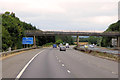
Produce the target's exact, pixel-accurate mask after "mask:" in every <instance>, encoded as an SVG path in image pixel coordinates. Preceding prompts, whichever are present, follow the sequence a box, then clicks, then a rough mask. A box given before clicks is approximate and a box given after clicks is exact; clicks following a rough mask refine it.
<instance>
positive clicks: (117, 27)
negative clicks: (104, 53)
mask: <svg viewBox="0 0 120 80" xmlns="http://www.w3.org/2000/svg"><path fill="white" fill-rule="evenodd" d="M111 31H112V32H113V31H114V32H120V20H119V21H117V22H116V23H113V24H111V25H110V26H109V27H108V29H107V30H106V31H105V32H111ZM111 40H112V38H111V37H103V38H102V40H101V46H103V47H112V45H111V43H112V42H111Z"/></svg>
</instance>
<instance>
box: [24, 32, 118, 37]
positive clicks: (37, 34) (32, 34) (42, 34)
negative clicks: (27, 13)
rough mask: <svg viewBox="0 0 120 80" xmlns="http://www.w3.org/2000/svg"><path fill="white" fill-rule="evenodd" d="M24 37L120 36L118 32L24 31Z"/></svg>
mask: <svg viewBox="0 0 120 80" xmlns="http://www.w3.org/2000/svg"><path fill="white" fill-rule="evenodd" d="M25 35H26V36H34V35H35V36H55V35H63V36H68V35H70V36H109V37H116V36H120V32H104V33H100V32H99V33H97V32H62V31H40V30H26V31H25Z"/></svg>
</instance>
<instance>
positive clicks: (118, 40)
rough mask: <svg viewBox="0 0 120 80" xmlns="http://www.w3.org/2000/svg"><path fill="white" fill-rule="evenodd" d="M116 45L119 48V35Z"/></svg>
mask: <svg viewBox="0 0 120 80" xmlns="http://www.w3.org/2000/svg"><path fill="white" fill-rule="evenodd" d="M117 47H118V48H120V36H119V37H117Z"/></svg>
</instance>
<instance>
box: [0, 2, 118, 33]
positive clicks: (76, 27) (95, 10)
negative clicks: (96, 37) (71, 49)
mask: <svg viewBox="0 0 120 80" xmlns="http://www.w3.org/2000/svg"><path fill="white" fill-rule="evenodd" d="M118 1H119V0H0V13H4V12H5V11H10V12H14V13H15V14H16V16H17V17H19V18H20V20H22V21H25V22H27V23H31V24H32V25H35V26H36V27H37V28H39V29H41V30H65V31H104V30H106V29H107V28H108V26H109V25H110V24H111V23H114V22H116V21H117V20H118Z"/></svg>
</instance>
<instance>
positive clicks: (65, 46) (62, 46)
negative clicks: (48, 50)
mask: <svg viewBox="0 0 120 80" xmlns="http://www.w3.org/2000/svg"><path fill="white" fill-rule="evenodd" d="M58 47H59V48H60V51H66V48H69V43H66V44H65V45H63V44H62V43H60V44H59V45H58ZM53 48H57V44H53Z"/></svg>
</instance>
